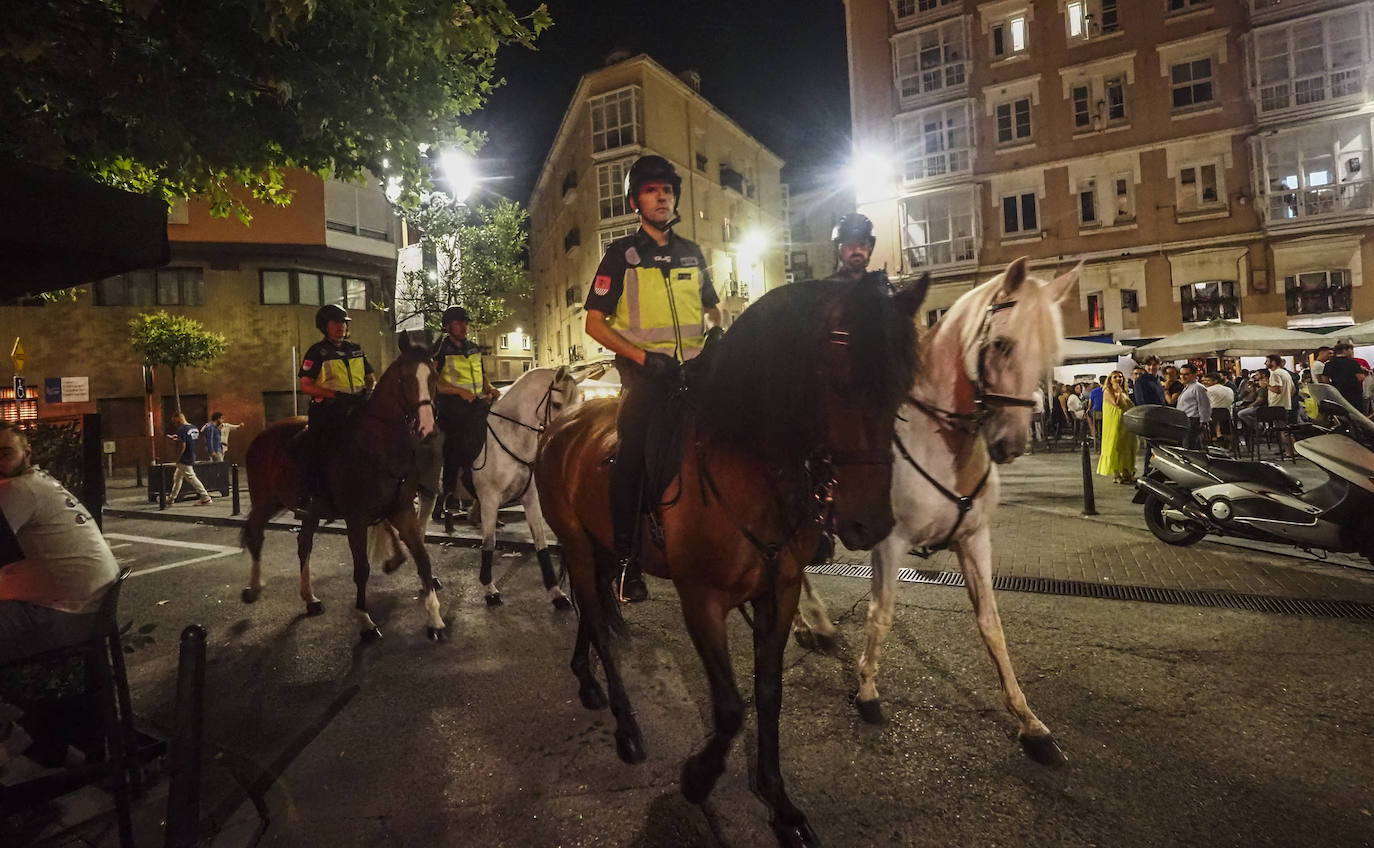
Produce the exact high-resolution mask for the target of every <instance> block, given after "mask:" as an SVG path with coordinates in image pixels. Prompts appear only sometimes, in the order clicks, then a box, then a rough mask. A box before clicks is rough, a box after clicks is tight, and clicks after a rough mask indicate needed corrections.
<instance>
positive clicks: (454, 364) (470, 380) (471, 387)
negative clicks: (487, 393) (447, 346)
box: [439, 349, 484, 395]
mask: <svg viewBox="0 0 1374 848" xmlns="http://www.w3.org/2000/svg"><path fill="white" fill-rule="evenodd" d="M439 381H440V382H441V383H448V384H449V385H450V386H457V387H458V388H460V389H467V390H468V391H470V392H472V393H473V394H475V395H480V394H481V393H482V384H483V382H484V379H483V376H482V351H481V350H480V349H474V350H473V351H472V353H469V354H466V355H464V354H460V353H456V352H453V351H450V352H448V353H445V354H444V364H443V368H441V369H440V371H439Z"/></svg>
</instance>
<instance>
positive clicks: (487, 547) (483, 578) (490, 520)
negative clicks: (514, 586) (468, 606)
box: [472, 481, 502, 607]
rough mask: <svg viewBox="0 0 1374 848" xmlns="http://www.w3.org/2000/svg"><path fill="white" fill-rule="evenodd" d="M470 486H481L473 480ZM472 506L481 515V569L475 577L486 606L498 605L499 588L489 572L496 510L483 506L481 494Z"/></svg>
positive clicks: (494, 550)
mask: <svg viewBox="0 0 1374 848" xmlns="http://www.w3.org/2000/svg"><path fill="white" fill-rule="evenodd" d="M472 488H474V489H478V488H481V487H479V486H478V485H477V483H476V482H475V481H474V482H473V484H472ZM485 494H486V497H487V498H495V499H498V500H499V495H498V494H497V493H495V492H487V493H485ZM473 506H474V507H476V508H477V510H478V514H479V515H480V516H481V517H482V570H481V572H480V573H479V574H478V578H477V579H478V580H479V581H480V582H481V584H482V594H483V596H484V597H485V598H486V600H487V606H489V607H499V606H501V604H502V601H501V590H500V589H498V588H496V584H495V583H493V582H492V574H491V567H492V563H493V561H494V560H495V559H496V513H497V510H496V509H495V508H491V507H487V506H485V505H484V503H483V497H482V496H481V495H478V496H477V497H476V503H474V504H473Z"/></svg>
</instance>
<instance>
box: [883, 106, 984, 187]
mask: <svg viewBox="0 0 1374 848" xmlns="http://www.w3.org/2000/svg"><path fill="white" fill-rule="evenodd" d="M970 109H971V104H970V101H963V102H959V103H950V104H946V105H944V106H936V107H934V108H931V109H925V110H922V111H920V112H917V113H915V114H908V115H902V116H901V117H899V118H898V120H897V144H898V149H899V150H900V151H901V156H902V178H903V179H904V180H907V181H913V180H921V179H926V178H928V177H940V176H945V175H947V174H959V173H965V172H967V171H968V170H969V167H970V165H971V162H972V158H973V156H972V153H973V138H972V133H971V132H970V131H969V123H970V118H969V112H970Z"/></svg>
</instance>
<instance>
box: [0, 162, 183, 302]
mask: <svg viewBox="0 0 1374 848" xmlns="http://www.w3.org/2000/svg"><path fill="white" fill-rule="evenodd" d="M0 191H2V192H3V200H0V255H3V256H4V261H3V263H0V298H6V299H8V298H14V297H20V296H22V295H29V294H38V293H40V292H46V291H53V290H55V289H62V288H68V287H70V286H76V285H81V284H83V283H89V282H92V281H94V280H99V279H102V278H104V277H109V276H113V275H115V274H120V273H123V272H125V271H132V270H134V269H136V268H156V267H158V266H161V265H166V264H167V261H168V259H170V258H171V249H170V248H169V246H168V244H167V204H166V203H164V202H163V201H162V200H160V199H158V198H152V197H144V196H142V195H137V194H132V193H130V192H127V191H120V190H119V189H114V188H110V187H109V186H103V185H100V184H98V183H94V182H91V181H90V180H88V179H85V178H83V177H78V176H76V175H74V174H68V173H63V172H59V171H52V170H48V169H47V168H41V167H39V166H37V165H31V164H29V163H27V162H19V161H16V160H13V159H0Z"/></svg>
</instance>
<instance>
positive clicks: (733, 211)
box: [530, 55, 787, 366]
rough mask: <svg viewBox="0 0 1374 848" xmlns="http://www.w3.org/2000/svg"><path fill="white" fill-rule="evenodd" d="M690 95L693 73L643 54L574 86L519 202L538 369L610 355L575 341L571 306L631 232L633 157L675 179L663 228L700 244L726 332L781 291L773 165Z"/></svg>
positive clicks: (577, 319)
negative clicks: (526, 233)
mask: <svg viewBox="0 0 1374 848" xmlns="http://www.w3.org/2000/svg"><path fill="white" fill-rule="evenodd" d="M698 88H699V77H697V76H696V75H695V74H694V73H692V72H685V73H684V74H683V75H682V78H679V77H677V76H674V75H673V74H672V73H670V72H668V71H667V70H666V69H665V68H663V67H662V66H661V65H659V64H658V63H657V62H655V61H654V60H653V59H651V58H649V57H648V56H645V55H639V56H633V57H628V58H625V59H622V60H620V61H618V62H615V63H614V64H609V65H608V66H606V67H603V68H601V69H599V70H597V71H594V72H592V73H589V74H587V75H585V76H584V77H583V78H582V80H581V82H580V83H579V84H578V87H577V90H576V92H575V93H574V95H573V98H572V101H571V103H570V104H569V105H568V109H567V112H566V113H565V114H564V116H563V122H562V124H561V125H560V127H559V129H558V134H557V136H556V137H555V138H554V143H553V147H552V149H551V150H550V151H549V154H548V156H547V158H546V159H545V161H544V166H543V169H542V170H541V172H540V175H539V180H538V182H537V183H536V185H535V189H534V193H533V195H532V196H531V199H530V268H531V272H532V273H533V275H534V281H535V296H534V320H533V339H534V341H533V344H532V346H533V347H534V349H535V350H534V353H535V360H536V363H537V364H538V365H540V366H545V365H559V364H574V365H575V364H580V363H585V362H596V361H601V360H605V359H607V358H608V357H609V356H610V354H609V352H608V351H605V350H603V349H602V348H601V347H600V345H598V344H597V343H596V342H595V341H594V340H592V339H591V338H589V337H588V336H587V335H586V332H585V330H584V329H583V328H584V325H585V322H586V314H585V312H584V311H583V309H582V304H583V302H584V301H585V300H586V297H587V290H588V287H589V286H590V285H591V281H592V278H593V276H595V272H596V267H597V265H598V264H599V263H600V261H601V257H602V255H603V254H604V253H605V251H606V246H607V245H608V244H609V243H610V242H611V241H612V240H614V239H616V238H619V237H621V236H623V235H628V234H630V233H633V232H634V231H635V230H636V229H637V228H638V218H637V216H636V215H635V213H634V210H633V209H631V208H630V207H629V206H628V205H627V204H626V202H625V196H624V181H625V174H626V172H627V171H628V169H629V167H630V165H631V164H632V163H633V162H634V160H635V159H636V158H638V157H639V156H642V155H645V154H650V153H653V154H657V155H659V156H663V157H664V158H666V159H667V160H668V161H669V162H671V163H673V167H674V168H676V169H677V172H678V173H679V174H680V175H682V180H683V184H682V197H681V198H680V201H679V205H678V214H679V215H680V216H681V219H682V220H681V222H680V223H678V224H677V226H676V227H675V228H674V231H675V232H676V233H677V234H678V235H681V236H683V237H685V238H688V239H691V240H692V241H694V242H696V243H697V244H699V245H700V246H701V249H702V253H703V254H704V255H705V257H706V261H707V264H708V266H709V268H710V272H711V278H712V281H713V282H714V284H715V287H716V292H717V293H718V294H719V295H720V298H721V303H720V308H721V313H722V319H723V322H724V323H725V324H726V326H728V325H729V324H730V322H731V321H733V319H734V318H735V317H736V316H738V315H739V313H740V312H741V311H743V310H744V308H745V307H746V306H748V304H749V303H750V302H751V301H753V300H756V299H757V298H758V297H759V296H761V295H762V294H763V293H764V292H765V291H768V290H769V289H772V288H776V287H777V286H780V285H783V284H784V283H785V281H786V279H787V278H786V276H785V274H786V271H785V270H784V267H783V265H784V241H785V238H786V230H787V221H786V217H785V215H784V213H783V203H784V197H783V186H782V180H781V172H782V165H783V162H782V160H781V159H780V158H778V157H777V156H776V155H775V154H773V153H772V152H771V151H769V150H768V149H767V148H766V147H764V146H763V145H762V144H760V143H759V142H758V141H757V140H755V139H754V138H752V137H751V136H749V135H748V134H747V133H746V132H744V130H743V129H741V128H740V127H739V126H738V125H737V124H736V123H735V122H734V121H732V120H731V119H730V118H729V117H728V116H726V115H725V114H723V113H722V112H721V111H720V110H719V109H717V108H715V107H714V106H712V105H711V104H710V103H709V102H708V101H707V100H706V99H705V98H703V97H702V96H701V94H700V93H699V92H698V90H697V89H698Z"/></svg>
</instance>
